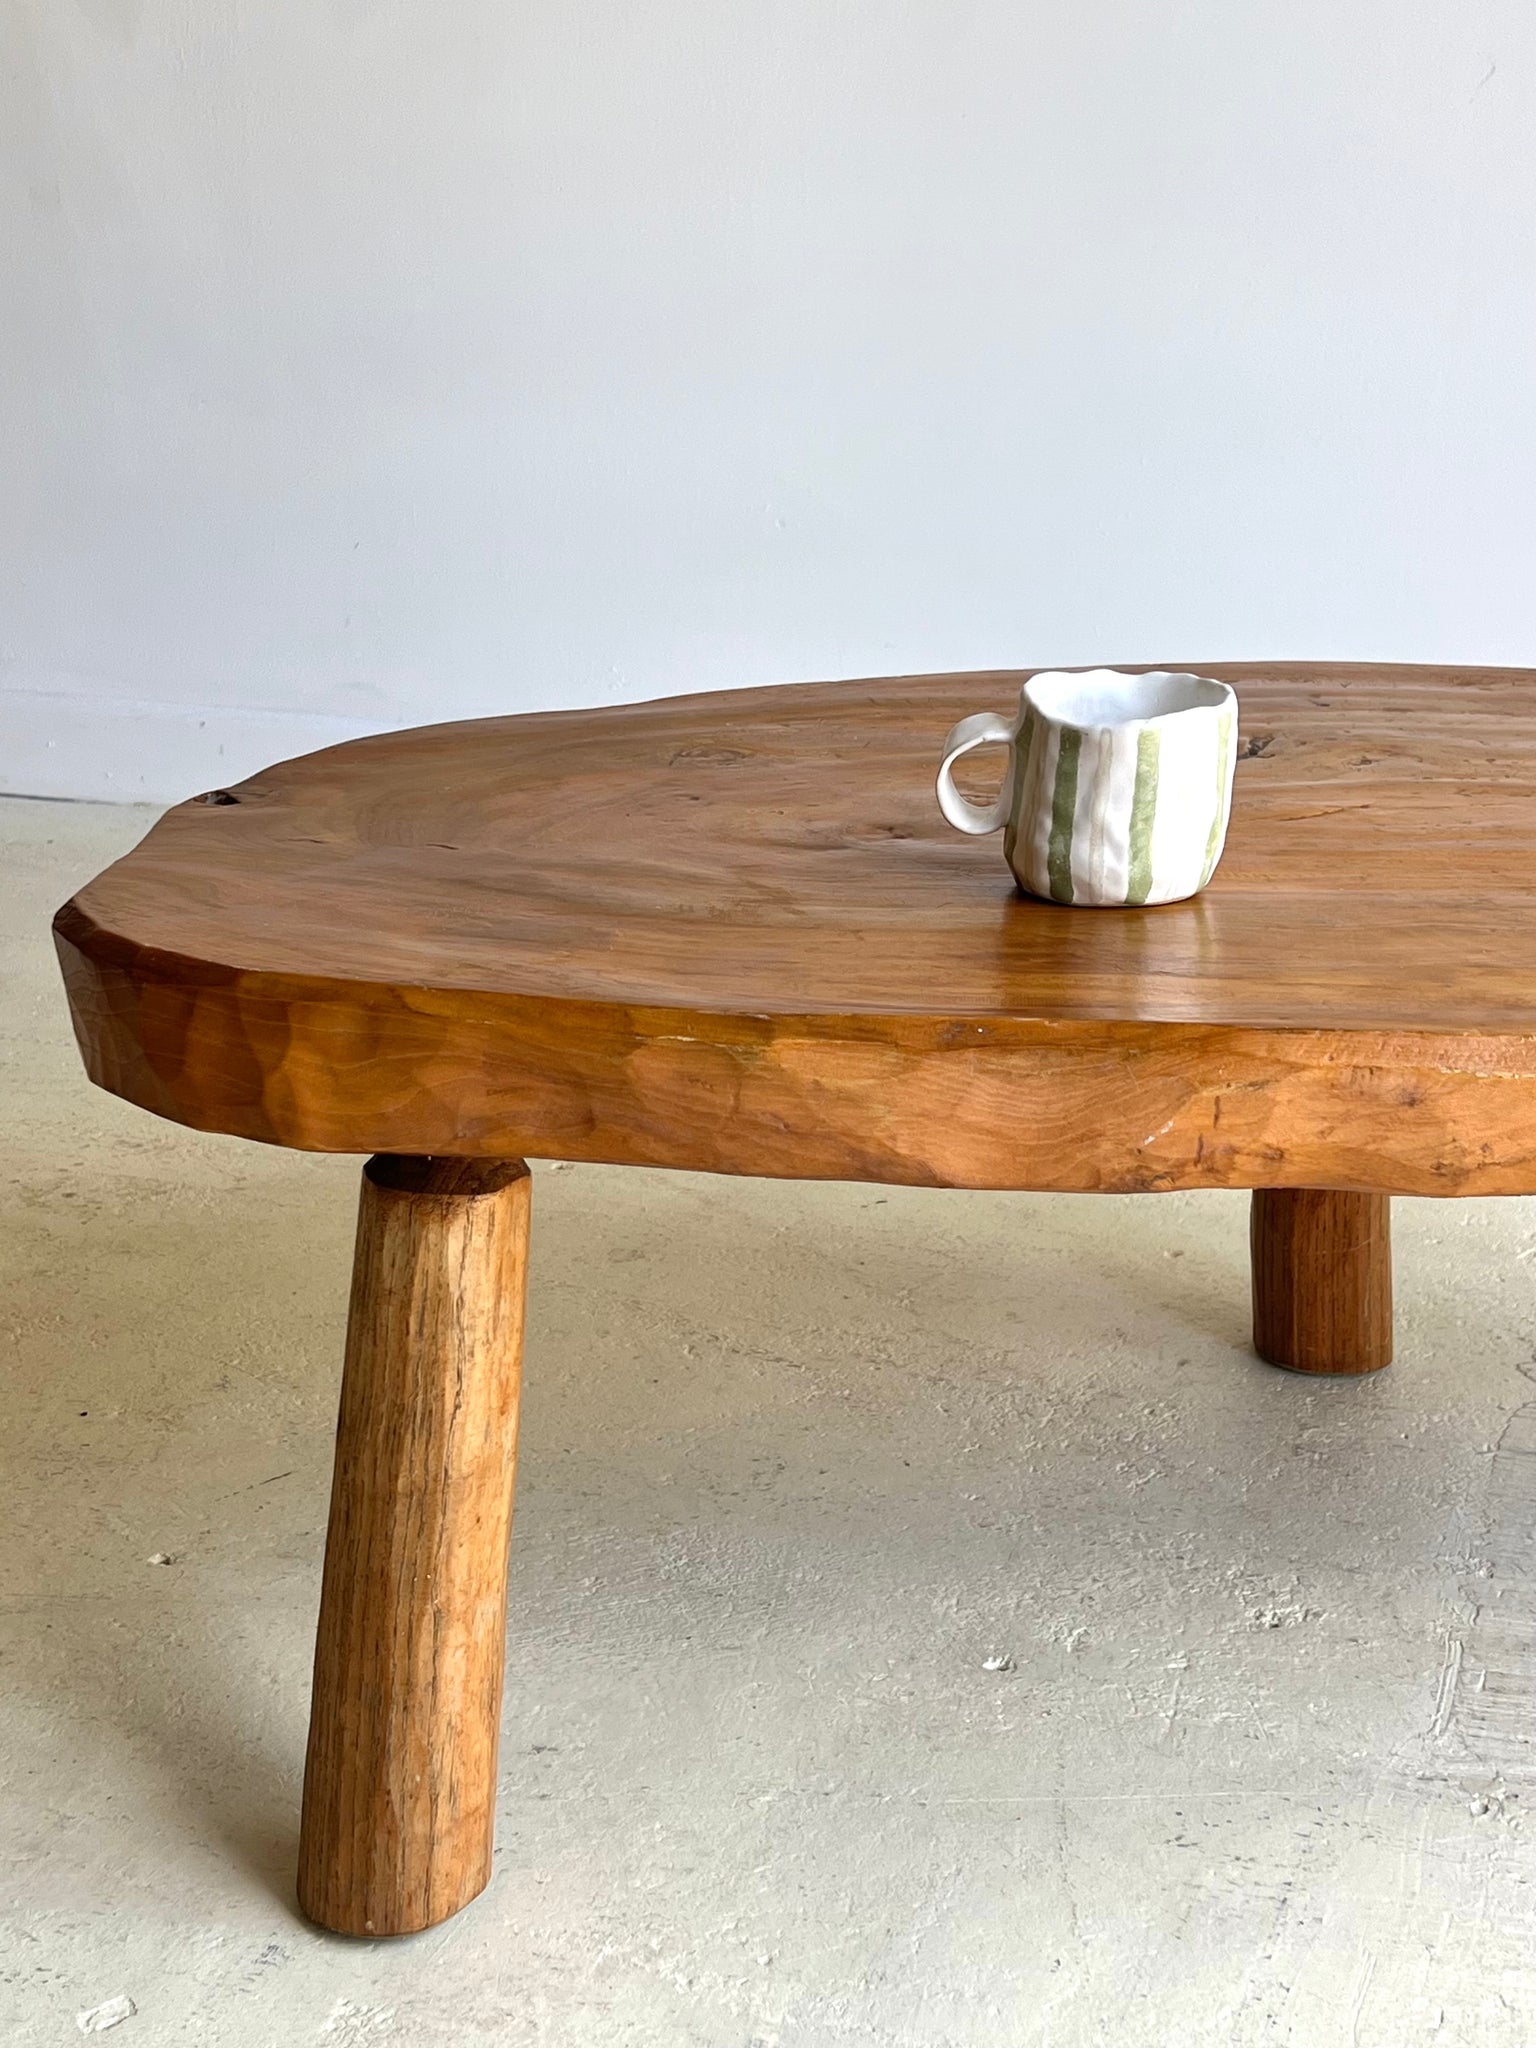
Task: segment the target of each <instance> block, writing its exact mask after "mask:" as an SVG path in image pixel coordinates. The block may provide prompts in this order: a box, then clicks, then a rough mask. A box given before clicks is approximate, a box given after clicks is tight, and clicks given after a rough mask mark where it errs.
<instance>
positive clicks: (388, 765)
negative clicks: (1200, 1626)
mask: <svg viewBox="0 0 1536 2048" xmlns="http://www.w3.org/2000/svg"><path fill="white" fill-rule="evenodd" d="M1160 665H1161V666H1179V665H1180V664H1160ZM1182 665H1183V666H1198V667H1201V669H1202V672H1204V673H1208V674H1212V675H1216V676H1220V677H1222V678H1224V679H1226V680H1228V681H1230V682H1232V683H1234V684H1235V685H1236V687H1237V690H1238V694H1239V699H1240V707H1241V736H1242V744H1241V747H1240V753H1241V759H1240V761H1239V765H1238V770H1237V789H1236V796H1235V800H1234V806H1233V816H1232V827H1231V833H1230V836H1229V840H1228V846H1227V852H1226V856H1225V859H1224V861H1223V863H1222V865H1221V867H1220V868H1219V869H1218V871H1217V873H1216V876H1215V879H1214V881H1213V883H1212V885H1211V887H1210V889H1209V890H1208V891H1207V892H1206V894H1204V895H1203V896H1200V897H1197V898H1196V899H1194V900H1193V901H1192V902H1186V903H1177V904H1170V905H1166V906H1162V907H1159V908H1157V909H1151V910H1093V911H1083V910H1063V909H1061V908H1059V907H1057V906H1054V905H1050V904H1045V903H1039V902H1035V901H1032V900H1030V899H1028V898H1026V897H1023V896H1021V895H1020V894H1019V893H1018V892H1017V891H1016V890H1015V889H1014V887H1013V883H1012V880H1011V878H1010V876H1009V875H1008V872H1007V869H1006V867H1005V866H1004V864H1003V860H1002V855H1001V850H1000V846H999V845H998V843H997V842H996V841H989V840H975V839H967V838H963V837H961V836H960V835H958V834H954V833H951V832H950V831H949V830H948V828H947V827H946V826H945V825H944V824H943V822H942V820H941V819H940V817H939V815H938V811H937V807H936V805H935V802H934V798H933V788H932V785H933V772H934V769H935V766H936V763H937V759H938V754H939V746H940V742H941V740H942V737H943V735H944V733H945V732H946V731H947V730H948V728H949V727H950V725H952V724H953V723H954V721H955V720H956V718H958V717H959V716H960V715H962V714H963V713H965V712H967V711H974V710H978V709H985V708H988V707H991V708H994V709H997V710H999V711H1006V710H1008V709H1009V708H1010V707H1011V705H1012V704H1013V702H1014V701H1015V699H1016V696H1017V691H1018V687H1019V683H1020V681H1021V680H1022V674H1014V673H1001V672H998V673H991V674H985V675H953V676H926V677H922V676H920V677H900V678H894V679H886V680H878V681H870V682H847V683H831V684H807V685H803V686H793V687H788V688H782V689H770V690H754V691H745V692H727V693H721V694H717V695H711V696H697V697H689V698H681V699H674V700H671V701H666V702H662V703H654V704H643V705H637V706H623V707H614V708H610V709H606V710H601V711H589V712H552V713H545V714H541V715H538V716H533V717H522V718H505V719H489V720H480V721H475V722H472V723H465V724H456V725H446V726H438V727H432V728H428V729H426V730H423V731H417V732H405V733H394V734H388V735H384V736H381V737H378V738H375V739H368V740H360V741H356V742H353V743H352V744H350V745H347V746H342V747H335V748H331V749H328V750H327V751H325V752H323V753H319V754H313V755H310V756H307V757H306V758H304V759H303V760H299V761H291V762H287V763H284V764H282V765H280V766H278V767H275V768H271V769H268V770H266V771H265V772H264V773H262V774H260V775H256V776H253V777H252V778H251V779H250V780H249V781H247V782H244V783H242V784H240V785H239V786H238V787H236V788H234V789H232V790H228V791H217V792H210V793H209V795H208V796H206V797H203V798H199V799H194V800H193V801H192V802H190V803H187V804H183V805H181V806H179V807H178V808H176V809H175V810H172V811H171V812H169V813H168V814H167V816H166V817H165V818H164V819H162V820H161V822H160V823H159V824H158V825H156V826H155V828H154V829H153V830H152V831H151V833H150V834H149V836H148V837H147V838H146V839H145V841H144V842H143V844H142V845H141V846H139V847H138V848H137V849H136V850H135V851H134V852H133V853H131V854H130V855H129V856H128V857H127V858H126V859H125V860H123V861H120V862H118V863H117V865H116V866H115V867H113V868H110V869H108V870H107V872H106V873H105V874H103V875H102V876H100V877H99V878H98V879H97V880H96V881H94V882H92V883H91V884H90V885H89V886H88V887H87V888H85V889H83V890H82V891H81V892H80V893H79V895H77V896H76V897H75V898H74V899H73V900H72V901H71V902H70V903H69V904H67V905H66V906H65V907H64V909H63V910H62V911H61V912H60V913H59V916H58V918H57V920H56V924H55V930H56V937H57V943H58V947H59V954H60V959H61V962H62V964H63V969H64V974H65V979H66V982H67V985H68V989H69V996H70V1004H71V1009H72V1012H73V1016H74V1022H75V1029H76V1033H77V1036H78V1038H79V1041H80V1046H81V1050H82V1052H83V1055H84V1058H85V1062H86V1066H87V1069H88V1071H89V1072H90V1074H91V1076H92V1078H93V1079H94V1080H96V1081H97V1082H98V1083H100V1084H101V1085H102V1086H103V1087H106V1088H108V1089H110V1090H112V1091H113V1092H114V1093H116V1094H119V1095H122V1096H124V1097H126V1098H127V1099H128V1100H130V1101H133V1102H136V1103H138V1104H140V1105H141V1106H142V1107H144V1108H146V1109H150V1110H153V1111H155V1112H156V1113H157V1114H159V1115H162V1116H167V1117H171V1118H174V1119H176V1120H178V1121H180V1122H182V1123H185V1124H189V1125H191V1126H193V1127H195V1128H197V1129H203V1130H214V1131H222V1132H229V1133H232V1134H234V1135H237V1136H242V1137H248V1138H257V1139H261V1140H264V1141H266V1142H268V1143H273V1144H279V1145H288V1146H295V1147H300V1148H306V1149H311V1150H321V1151H337V1152H371V1153H376V1154H378V1155H381V1156H380V1157H379V1158H377V1159H376V1160H375V1161H374V1162H373V1164H372V1166H370V1168H369V1169H368V1174H367V1178H366V1181H365V1189H364V1199H363V1214H362V1219H361V1224H360V1233H359V1248H358V1262H357V1269H356V1277H355V1282H354V1291H353V1301H352V1319H351V1326H350V1332H349V1338H348V1351H347V1367H346V1375H345V1387H344V1394H343V1406H342V1416H341V1428H340V1433H339V1439H338V1454H337V1468H336V1487H335V1494H334V1497H333V1504H332V1521H331V1539H330V1544H329V1547H328V1555H327V1566H326V1580H325V1594H324V1607H323V1612H322V1623H321V1640H320V1645H319V1651H318V1655H317V1663H316V1689H315V1698H314V1725H313V1728H312V1734H311V1744H310V1766H309V1774H308V1781H307V1789H306V1802H305V1818H304V1834H303V1847H302V1850H301V1863H302V1866H303V1899H304V1903H305V1906H306V1909H307V1910H308V1911H310V1912H311V1913H312V1914H313V1915H314V1917H316V1918H317V1919H319V1920H320V1921H321V1922H322V1923H323V1924H325V1925H327V1926H332V1927H336V1928H339V1929H342V1930H344V1931H348V1932H370V1933H388V1932H405V1931H409V1930H410V1929H413V1928H416V1927H420V1926H425V1925H429V1924H431V1923H432V1922H433V1921H434V1920H435V1919H438V1918H441V1917H443V1916H444V1915H445V1914H446V1913H448V1912H451V1911H453V1910H454V1909H455V1908H456V1907H457V1906H458V1905H459V1904H462V1903H463V1902H464V1900H465V1899H467V1898H468V1897H470V1896H472V1894H473V1892H474V1890H475V1889H477V1888H478V1886H479V1884H480V1883H481V1882H483V1879H484V1874H485V1869H486V1865H487V1858H488V1854H489V1842H490V1807H491V1798H490V1788H491V1787H492V1785H493V1781H494V1757H495V1734H496V1713H497V1690H496V1684H495V1682H494V1678H493V1676H492V1674H491V1671H490V1664H491V1663H497V1664H498V1665H499V1658H500V1639H499V1636H495V1638H494V1642H493V1641H492V1640H491V1637H492V1636H493V1635H494V1630H493V1629H490V1628H488V1624H487V1621H486V1616H487V1614H488V1613H490V1611H491V1610H493V1609H495V1608H496V1607H497V1606H498V1603H499V1602H500V1599H501V1588H502V1585H503V1579H504V1572H505V1546H506V1516H507V1515H508V1514H509V1513H510V1501H511V1464H512V1438H511V1435H510V1430H511V1427H512V1422H513V1420H514V1419H515V1399H516V1373H517V1364H516V1353H517V1345H518V1335H517V1332H519V1331H520V1326H521V1299H522V1285H523V1281H522V1274H523V1265H524V1251H523V1233H524V1232H525V1229H526V1191H527V1185H528V1183H527V1180H526V1178H525V1176H524V1175H523V1173H522V1171H521V1168H520V1161H521V1159H522V1158H524V1157H526V1156H530V1155H532V1156H538V1157H553V1158H564V1159H579V1160H601V1161H608V1162H613V1163H619V1164H639V1165H655V1166H680V1167H689V1168H696V1169H705V1170H710V1171H715V1172H725V1173H754V1174H778V1175H789V1176H798V1177H815V1178H831V1179H855V1180H868V1181H892V1182H908V1183H913V1184H918V1185H927V1186H936V1187H986V1188H1034V1189H1073V1190H1098V1191H1107V1192H1154V1191H1158V1190H1162V1189H1170V1188H1202V1187H1209V1188H1215V1187H1225V1188H1252V1189H1255V1190H1257V1191H1259V1193H1258V1194H1257V1195H1256V1198H1255V1208H1254V1232H1255V1259H1254V1271H1255V1341H1256V1343H1257V1345H1258V1348H1259V1349H1260V1350H1261V1351H1262V1352H1263V1353H1264V1355H1265V1356H1267V1357H1270V1358H1272V1359H1274V1360H1276V1362H1278V1363H1281V1364H1286V1365H1290V1366H1293V1367H1295V1368H1296V1369H1298V1370H1302V1371H1323V1372H1361V1371H1369V1370H1373V1369H1375V1368H1376V1367H1377V1366H1379V1365H1382V1364H1384V1363H1385V1362H1386V1359H1387V1357H1388V1356H1389V1355H1390V1341H1391V1332H1390V1266H1389V1252H1388V1225H1387V1213H1386V1212H1387V1203H1386V1200H1385V1198H1386V1197H1388V1196H1390V1195H1391V1194H1392V1193H1396V1192H1402V1193H1415V1194H1441V1195H1470V1194H1514V1193H1526V1192H1531V1191H1533V1190H1536V884H1533V880H1532V878H1533V877H1536V673H1533V672H1530V671H1524V670H1507V669H1505V670H1491V669H1468V670H1447V669H1425V668H1403V667H1397V668H1389V667H1375V666H1372V667H1365V666H1354V667H1340V666H1328V665H1316V664H1313V665H1300V664H1253V663H1247V664H1227V663H1215V664H1182ZM477 1161H478V1162H481V1166H480V1167H479V1169H477V1168H476V1166H475V1162H477ZM477 1171H478V1172H479V1174H480V1176H481V1178H479V1179H477V1178H476V1173H477ZM477 1205H478V1206H477ZM482 1211H484V1213H482ZM492 1297H495V1298H496V1299H497V1300H504V1301H505V1303H507V1304H510V1305H509V1306H506V1307H505V1309H504V1311H496V1310H494V1309H493V1304H492V1299H491V1298H492ZM466 1403H467V1404H468V1405H467V1406H466ZM466 1430H467V1431H469V1432H470V1435H468V1436H466V1434H465V1432H466ZM498 1475H500V1476H499V1477H498ZM466 1559H469V1560H471V1562H470V1563H469V1564H468V1566H467V1567H466V1568H463V1569H461V1568H460V1567H461V1565H464V1561H465V1560H466ZM471 1646H475V1651H476V1653H475V1655H474V1656H471ZM493 1652H494V1654H493ZM466 1659H468V1662H466ZM471 1666H472V1668H471Z"/></svg>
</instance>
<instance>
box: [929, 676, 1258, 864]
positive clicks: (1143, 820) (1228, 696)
mask: <svg viewBox="0 0 1536 2048" xmlns="http://www.w3.org/2000/svg"><path fill="white" fill-rule="evenodd" d="M991 743H1001V744H1003V745H1005V746H1006V747H1007V748H1008V771H1007V773H1006V774H1005V775H1004V777H1003V787H1002V790H1001V792H1000V794H999V796H998V798H997V801H996V803H993V804H988V805H977V804H973V803H969V802H967V800H966V799H965V798H964V797H963V796H962V795H961V794H960V792H959V790H958V789H956V787H955V780H954V773H953V770H954V765H955V763H956V761H958V760H959V758H960V756H961V755H962V754H968V753H969V752H970V751H971V749H972V747H983V746H987V745H988V744H991ZM1236 761H1237V698H1236V696H1235V695H1234V694H1233V692H1232V689H1231V687H1230V686H1229V685H1228V684H1226V683H1218V682H1216V681H1214V680H1213V679H1212V678H1211V677H1209V676H1194V675H1181V674H1176V673H1174V672H1173V671H1171V670H1167V669H1156V670H1153V671H1152V672H1151V673H1150V674H1147V675H1121V674H1119V673H1118V672H1117V671H1116V670H1115V669H1112V668H1095V669H1088V670H1086V671H1084V672H1082V673H1079V674H1076V675H1071V674H1068V673H1067V672H1066V671H1065V670H1051V671H1048V672H1046V673H1043V674H1041V675H1036V676H1031V677H1030V678H1029V680H1028V682H1027V683H1025V685H1024V687H1023V689H1022V690H1021V691H1020V693H1019V710H1018V715H1017V717H1015V718H1013V719H1007V718H1000V717H998V716H997V714H996V713H995V712H992V711H978V712H975V713H973V714H972V716H971V717H969V718H962V719H961V721H960V723H959V724H958V725H957V726H956V727H955V729H954V731H953V732H952V733H951V734H950V735H949V738H948V739H947V740H946V741H945V742H944V763H943V766H942V767H941V768H940V769H939V808H940V810H941V811H942V812H943V813H944V815H945V817H946V818H947V819H948V820H949V822H950V824H951V825H953V826H955V827H956V829H957V830H959V831H961V832H996V831H997V830H998V828H999V827H1002V828H1003V834H1004V837H1003V852H1004V854H1005V855H1006V856H1007V860H1008V865H1009V867H1011V868H1012V869H1013V872H1014V876H1015V878H1016V879H1017V881H1018V884H1019V887H1020V888H1021V889H1027V890H1028V891H1029V893H1030V895H1032V896H1044V897H1046V898H1048V899H1049V900H1050V901H1051V902H1053V903H1079V904H1139V903H1177V902H1178V901H1179V899H1180V898H1181V897H1184V896H1193V895H1195V894H1196V893H1197V891H1199V890H1201V889H1203V888H1204V887H1205V885H1206V883H1207V882H1208V881H1209V880H1210V879H1211V875H1212V872H1213V870H1214V869H1215V866H1216V863H1217V861H1218V860H1220V858H1221V849H1222V845H1223V842H1224V841H1225V839H1226V836H1227V817H1228V814H1229V812H1230V810H1231V807H1232V770H1233V768H1234V766H1235V765H1236Z"/></svg>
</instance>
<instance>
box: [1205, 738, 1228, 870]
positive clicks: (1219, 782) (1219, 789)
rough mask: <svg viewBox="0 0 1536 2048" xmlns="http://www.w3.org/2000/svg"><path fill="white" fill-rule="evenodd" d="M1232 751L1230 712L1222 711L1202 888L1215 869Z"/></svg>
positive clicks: (1224, 816) (1224, 815)
mask: <svg viewBox="0 0 1536 2048" xmlns="http://www.w3.org/2000/svg"><path fill="white" fill-rule="evenodd" d="M1231 752H1232V713H1231V712H1230V710H1228V711H1223V712H1222V714H1221V717H1220V719H1219V721H1218V723H1217V727H1216V815H1215V817H1214V818H1212V820H1211V836H1210V838H1209V839H1207V840H1206V842H1205V866H1204V867H1203V868H1201V870H1200V886H1201V888H1202V889H1203V888H1204V887H1205V885H1206V883H1207V882H1208V881H1209V880H1210V879H1211V876H1212V875H1213V874H1214V873H1215V870H1216V855H1217V853H1218V852H1219V851H1220V847H1221V828H1222V825H1223V824H1224V822H1225V818H1226V809H1227V762H1228V759H1229V757H1230V755H1231Z"/></svg>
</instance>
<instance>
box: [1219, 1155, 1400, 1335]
mask: <svg viewBox="0 0 1536 2048" xmlns="http://www.w3.org/2000/svg"><path fill="white" fill-rule="evenodd" d="M1249 1235H1250V1244H1251V1248H1252V1255H1253V1345H1254V1349H1255V1350H1256V1351H1257V1352H1258V1354H1259V1356H1260V1357H1261V1358H1267V1359H1268V1360H1269V1362H1270V1364H1271V1365H1283V1366H1288V1367H1289V1368H1290V1370H1291V1371H1292V1372H1317V1373H1366V1372H1377V1371H1379V1370H1380V1368H1381V1367H1382V1366H1384V1365H1390V1364H1391V1363H1392V1214H1391V1202H1390V1198H1389V1197H1388V1196H1386V1195H1358V1194H1346V1193H1344V1192H1342V1191H1340V1190H1337V1189H1332V1188H1258V1189H1255V1191H1254V1196H1253V1211H1252V1221H1251V1225H1250V1233H1249Z"/></svg>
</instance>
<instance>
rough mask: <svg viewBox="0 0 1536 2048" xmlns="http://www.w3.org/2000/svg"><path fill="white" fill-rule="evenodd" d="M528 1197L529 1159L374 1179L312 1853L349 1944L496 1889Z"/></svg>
mask: <svg viewBox="0 0 1536 2048" xmlns="http://www.w3.org/2000/svg"><path fill="white" fill-rule="evenodd" d="M529 1187H530V1183H529V1178H528V1169H527V1167H526V1166H525V1165H524V1164H523V1162H522V1161H521V1160H520V1159H516V1160H497V1159H487V1160H473V1159H410V1158H393V1157H389V1156H387V1155H384V1156H380V1157H379V1158H377V1159H371V1160H370V1161H369V1162H368V1165H367V1166H366V1168H365V1169H364V1172H363V1190H362V1205H361V1208H360V1211H359V1214H358V1223H357V1256H356V1261H355V1264H354V1266H353V1272H352V1308H351V1317H350V1321H349V1323H348V1327H347V1355H346V1367H345V1371H344V1373H343V1377H342V1387H341V1415H340V1420H339V1422H338V1424H337V1431H336V1476H335V1481H334V1485H333V1487H332V1492H331V1523H330V1533H329V1535H328V1537H327V1539H326V1548H325V1577H324V1582H323V1585H322V1589H321V1595H320V1628H319V1635H318V1639H317V1641H316V1646H315V1688H314V1699H313V1704H312V1707H311V1710H310V1727H309V1757H308V1762H307V1765H306V1768H305V1773H304V1821H303V1829H302V1833H301V1839H300V1844H299V1904H300V1906H301V1907H302V1908H303V1910H304V1912H305V1913H307V1914H308V1916H309V1917H310V1919H311V1920H314V1921H316V1922H318V1923H319V1925H320V1926H322V1927H329V1928H333V1929H334V1930H335V1931H336V1932H337V1933H338V1934H413V1933H415V1932H416V1931H417V1930H418V1929H420V1928H423V1927H430V1926H432V1925H433V1924H434V1923H435V1922H436V1921H439V1920H445V1919H447V1917H448V1916H449V1914H451V1913H456V1912H457V1911H458V1910H459V1908H460V1907H461V1906H463V1905H466V1904H467V1903H468V1902H469V1900H471V1899H472V1898H473V1897H474V1896H475V1894H476V1893H477V1892H479V1891H480V1890H482V1889H483V1887H484V1885H485V1883H486V1880H487V1879H488V1878H489V1876H490V1872H491V1831H492V1825H493V1822H494V1817H495V1810H496V1747H497V1738H498V1734H499V1724H500V1718H501V1673H502V1659H503V1650H504V1641H505V1632H506V1591H507V1540H508V1536H509V1534H510V1530H511V1521H512V1475H513V1463H514V1459H515V1456H516V1449H517V1397H518V1375H519V1367H520V1362H521V1354H522V1337H523V1295H524V1278H525V1271H526V1265H527V1251H528V1198H529Z"/></svg>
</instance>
